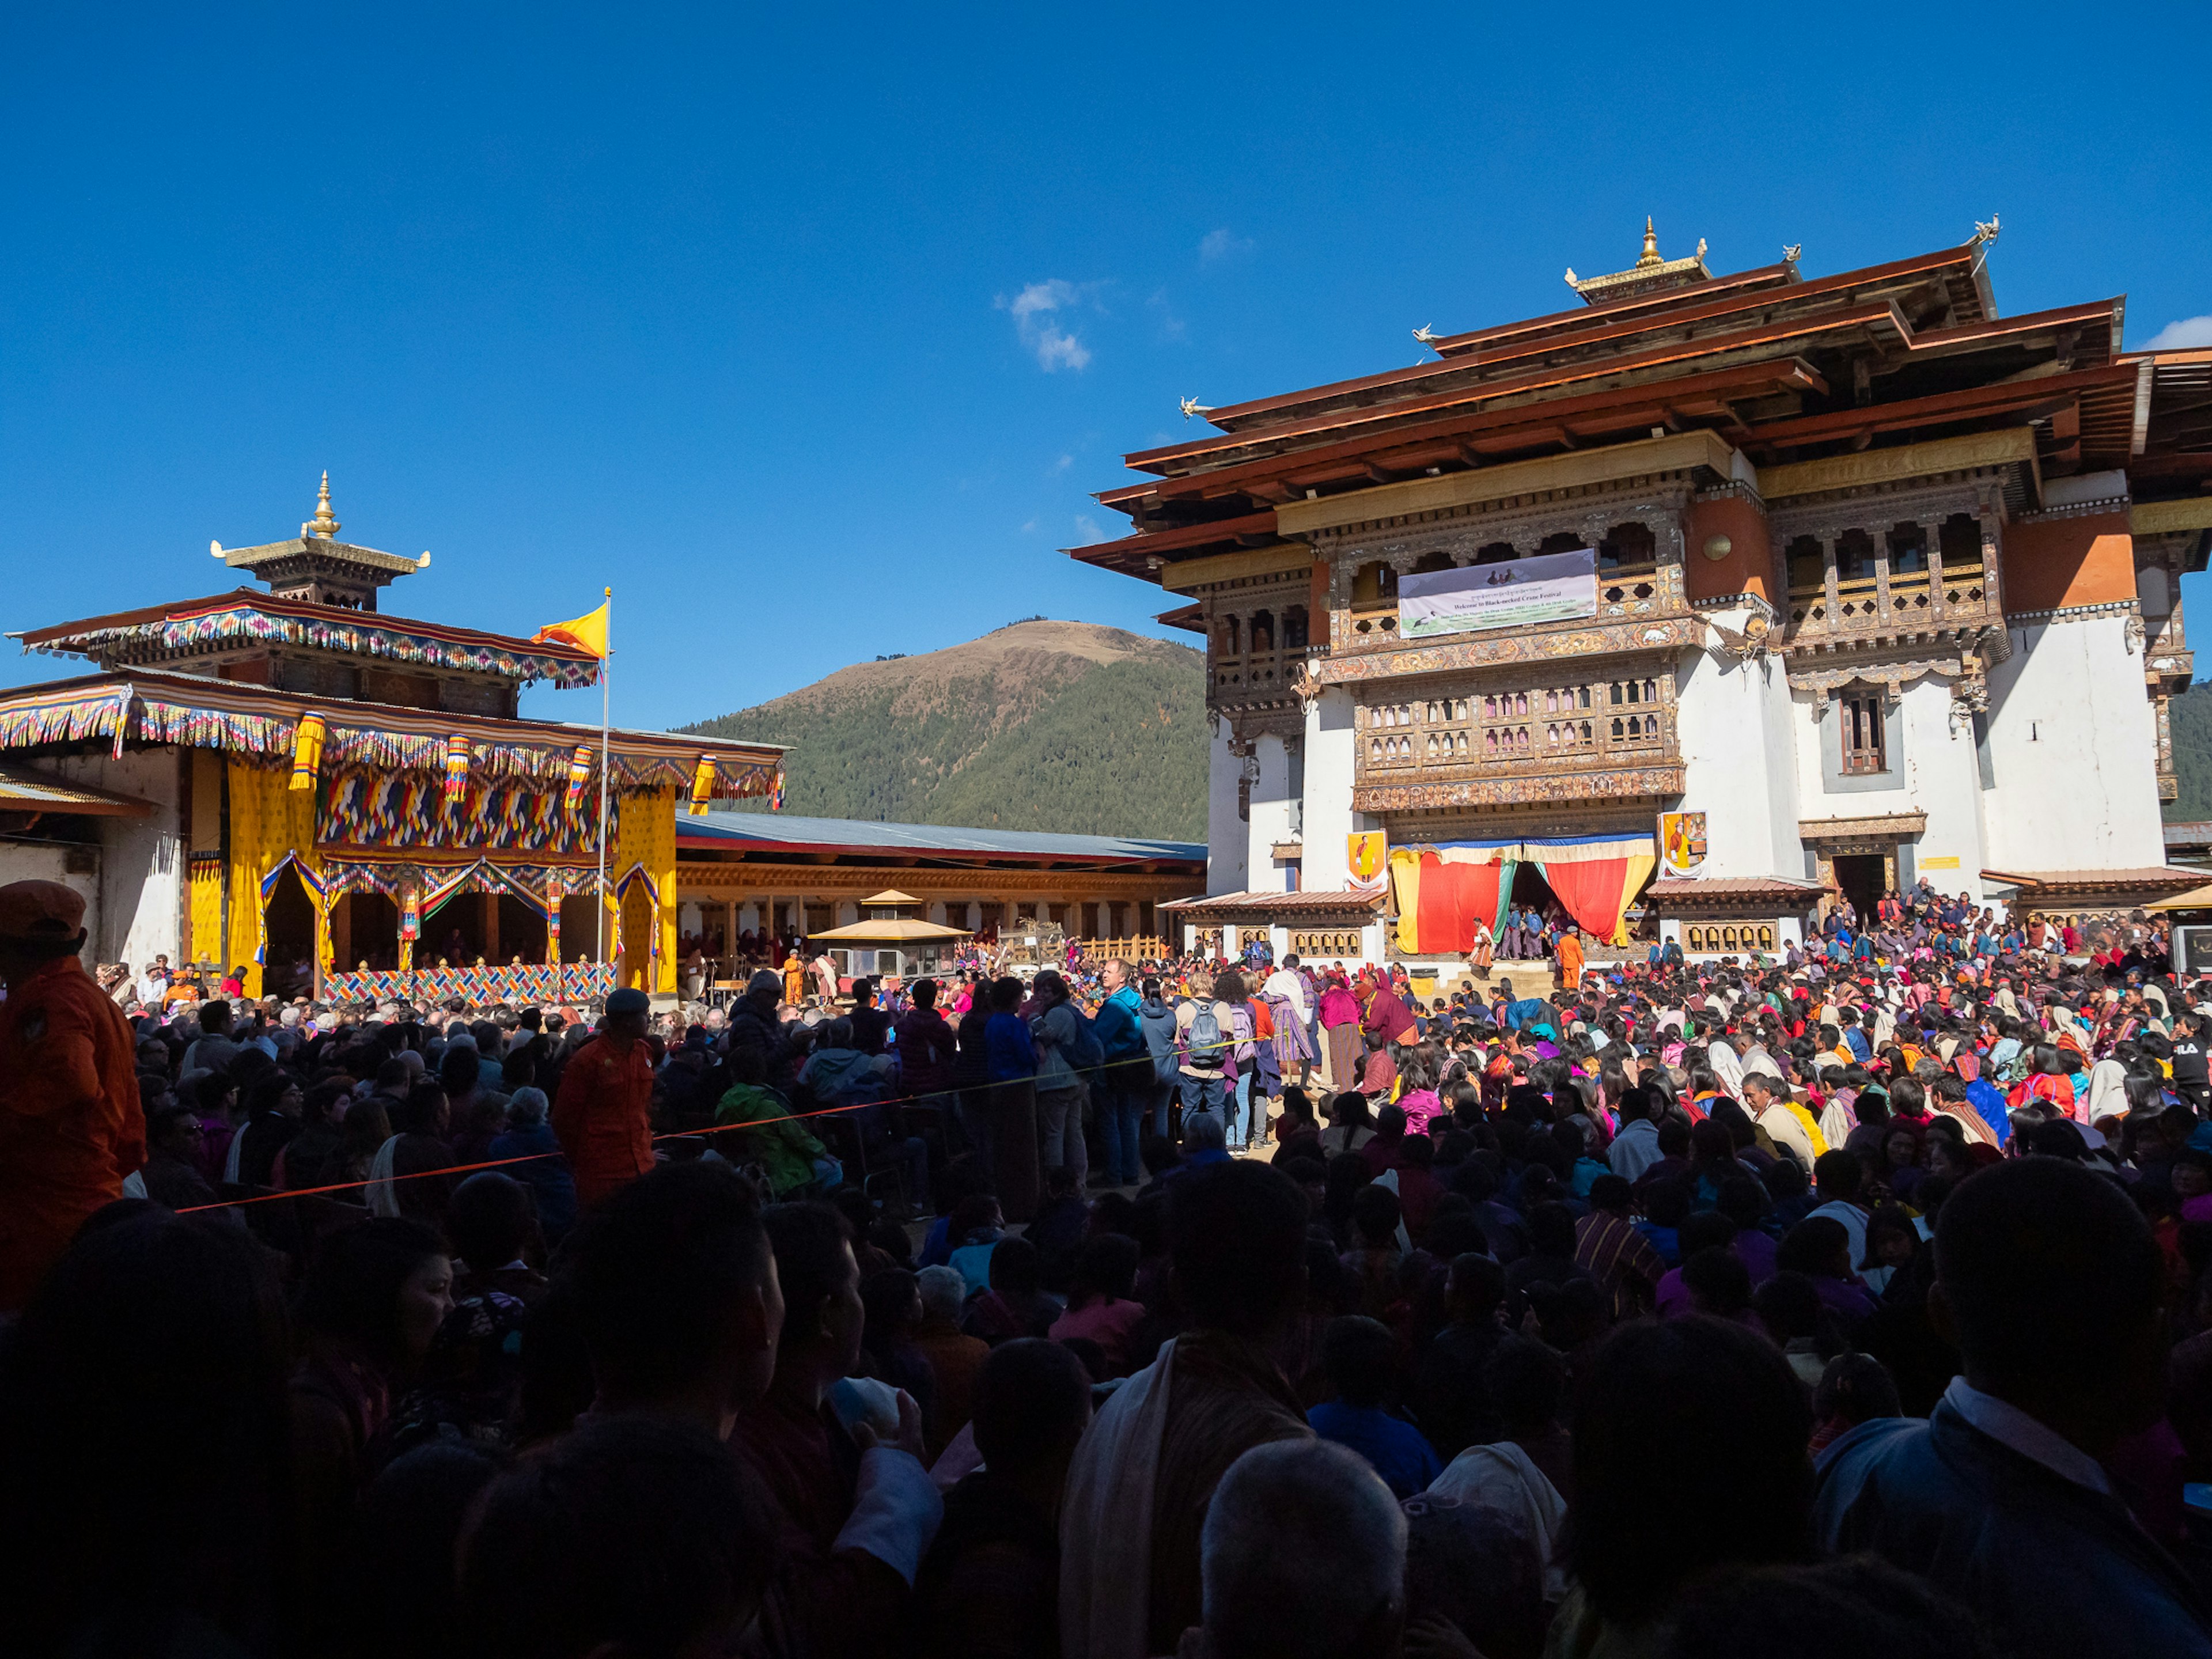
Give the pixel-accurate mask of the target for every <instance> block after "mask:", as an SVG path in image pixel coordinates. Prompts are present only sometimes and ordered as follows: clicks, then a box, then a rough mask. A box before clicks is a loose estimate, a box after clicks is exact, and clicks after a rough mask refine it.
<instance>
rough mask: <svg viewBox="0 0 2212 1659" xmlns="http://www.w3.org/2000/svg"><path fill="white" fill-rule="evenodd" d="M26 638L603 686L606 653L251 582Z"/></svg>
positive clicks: (32, 632)
mask: <svg viewBox="0 0 2212 1659" xmlns="http://www.w3.org/2000/svg"><path fill="white" fill-rule="evenodd" d="M16 637H17V638H18V639H20V640H21V641H22V645H23V648H24V649H25V650H26V651H41V652H46V653H50V654H52V655H57V656H76V657H91V658H95V659H98V658H109V659H124V660H131V661H154V660H158V659H161V658H162V657H166V656H177V655H181V654H185V653H192V652H197V651H204V650H206V649H207V648H208V647H210V646H214V645H220V644H222V643H225V642H228V641H246V642H250V641H261V642H266V643H272V644H287V645H295V646H305V647H309V648H311V649H313V650H319V651H331V652H338V653H345V654H348V655H352V656H366V657H380V658H384V659H387V660H389V661H392V662H396V663H404V664H410V665H422V666H424V667H430V668H449V669H465V670H468V671H473V672H477V673H489V674H497V675H500V676H501V677H502V678H507V679H513V680H518V681H520V682H523V683H525V684H527V683H528V682H530V681H532V680H550V681H551V682H552V683H553V684H556V685H559V686H564V687H566V686H580V685H596V684H599V659H598V658H596V657H594V656H593V655H592V653H590V652H588V651H585V650H582V649H580V648H579V647H575V646H572V645H564V644H561V643H558V642H556V641H533V640H526V639H521V638H519V637H517V636H516V635H512V634H491V633H487V632H485V631H483V629H475V628H455V627H453V626H452V625H450V624H448V623H430V622H417V621H415V620H413V619H412V618H410V617H394V616H389V615H387V614H386V613H384V612H382V611H350V610H347V609H345V608H344V607H343V606H340V605H319V604H316V603H315V602H314V601H313V600H311V599H279V598H277V597H276V595H274V594H271V593H264V592H260V591H259V590H258V589H255V588H251V587H239V588H234V589H233V590H231V592H228V593H217V594H215V595H212V596H210V597H209V598H206V599H171V600H168V601H166V602H165V603H163V604H161V605H142V606H140V607H139V608H138V609H137V610H135V611H112V612H110V613H109V614H107V615H106V616H103V617H84V618H82V619H81V620H79V621H76V622H64V623H52V624H50V625H49V626H47V627H45V628H33V629H27V630H25V631H24V632H23V633H21V634H19V635H17V636H16Z"/></svg>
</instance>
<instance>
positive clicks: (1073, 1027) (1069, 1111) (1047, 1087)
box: [1030, 969, 1106, 1190]
mask: <svg viewBox="0 0 2212 1659" xmlns="http://www.w3.org/2000/svg"><path fill="white" fill-rule="evenodd" d="M1030 988H1031V989H1032V990H1033V991H1034V992H1035V993H1036V1002H1037V1012H1036V1016H1035V1017H1034V1018H1031V1019H1030V1036H1033V1037H1034V1038H1036V1046H1037V1078H1036V1103H1037V1128H1038V1131H1039V1136H1040V1139H1042V1142H1043V1146H1042V1150H1041V1151H1040V1152H1039V1153H1038V1162H1039V1164H1040V1166H1041V1167H1042V1168H1044V1169H1047V1170H1052V1169H1065V1170H1068V1171H1069V1172H1070V1173H1071V1174H1073V1176H1075V1183H1076V1188H1077V1189H1078V1190H1081V1188H1082V1186H1083V1182H1084V1177H1085V1174H1086V1172H1087V1171H1088V1170H1089V1167H1090V1158H1089V1157H1088V1155H1087V1154H1086V1153H1085V1150H1084V1146H1083V1099H1084V1094H1085V1085H1087V1083H1088V1082H1089V1080H1090V1079H1091V1078H1092V1077H1093V1076H1095V1075H1097V1071H1098V1068H1099V1067H1100V1066H1102V1065H1103V1063H1104V1060H1105V1058H1106V1051H1105V1049H1104V1048H1103V1047H1101V1046H1100V1044H1099V1042H1098V1036H1097V1033H1096V1032H1095V1031H1093V1030H1091V1022H1090V1020H1088V1019H1086V1018H1085V1017H1084V1014H1083V1012H1082V1010H1080V1009H1079V1008H1078V1007H1077V1006H1075V1004H1074V1003H1073V1001H1071V1000H1069V998H1068V994H1067V981H1066V980H1065V979H1063V978H1061V977H1060V975H1058V974H1056V973H1054V972H1053V971H1052V969H1046V970H1045V971H1044V972H1042V973H1041V974H1039V975H1037V976H1036V983H1035V984H1034V985H1033V986H1032V987H1030Z"/></svg>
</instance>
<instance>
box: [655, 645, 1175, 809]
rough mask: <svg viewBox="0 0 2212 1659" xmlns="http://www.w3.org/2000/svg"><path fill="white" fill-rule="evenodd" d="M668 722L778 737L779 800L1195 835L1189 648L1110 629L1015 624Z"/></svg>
mask: <svg viewBox="0 0 2212 1659" xmlns="http://www.w3.org/2000/svg"><path fill="white" fill-rule="evenodd" d="M684 729H685V730H687V731H691V732H699V733H702V734H703V735H707V736H711V737H724V738H751V739H754V740H757V741H762V742H769V743H782V744H790V745H791V746H792V748H793V755H792V757H791V759H790V761H789V762H788V763H787V765H786V768H785V789H784V797H785V798H784V810H785V811H789V812H794V813H803V814H808V815H812V816H817V817H850V818H873V819H878V820H881V821H888V822H894V823H945V824H961V825H973V826H977V827H981V828H996V829H1048V830H1060V831H1063V832H1066V833H1070V834H1077V835H1119V836H1161V837H1165V838H1168V839H1172V840H1181V841H1203V840H1205V838H1206V691H1205V659H1204V657H1203V656H1202V655H1201V653H1199V652H1197V651H1194V650H1193V649H1191V648H1190V647H1188V646H1182V645H1175V644H1170V643H1169V642H1167V641H1160V640H1150V639H1146V638H1144V637H1143V636H1141V635H1135V634H1127V633H1123V632H1121V630H1119V629H1109V628H1098V627H1094V626H1092V625H1091V624H1088V623H1056V622H1045V621H1033V622H1026V623H1013V624H1012V625H1011V626H1009V627H1006V628H1002V629H998V630H997V631H995V632H994V633H991V634H987V635H984V636H983V637H982V638H981V639H980V640H973V641H969V643H967V644H966V645H960V646H954V647H950V648H948V649H946V650H943V651H933V652H929V653H925V654H921V655H917V656H911V657H898V658H892V659H887V660H884V661H878V662H870V663H856V664H854V665H852V666H851V667H849V668H843V669H840V670H839V671H837V672H836V673H835V674H831V675H829V676H828V677H827V678H823V679H821V680H817V681H816V682H815V683H814V684H812V685H809V686H805V687H802V688H801V689H800V690H797V691H793V692H790V693H788V694H787V695H786V696H781V697H778V698H776V699H775V701H774V702H766V703H763V704H761V705H760V706H759V707H757V708H746V709H741V710H739V711H738V712H737V713H736V714H725V715H722V716H721V717H720V718H719V719H715V720H704V721H702V722H700V723H699V724H697V725H696V726H688V727H685V728H684Z"/></svg>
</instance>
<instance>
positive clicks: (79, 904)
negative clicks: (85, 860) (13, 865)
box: [0, 881, 84, 945]
mask: <svg viewBox="0 0 2212 1659" xmlns="http://www.w3.org/2000/svg"><path fill="white" fill-rule="evenodd" d="M83 927H84V895H83V894H82V893H80V892H78V891H77V890H76V888H74V887H70V886H65V885H64V884H62V883H60V882H58V881H11V882H9V884H7V885H6V886H4V887H0V939H15V940H20V941H21V942H23V943H25V944H29V945H66V944H67V943H68V942H69V941H70V939H74V938H76V935H77V934H78V933H81V932H82V930H83Z"/></svg>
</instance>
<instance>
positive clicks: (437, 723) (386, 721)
mask: <svg viewBox="0 0 2212 1659" xmlns="http://www.w3.org/2000/svg"><path fill="white" fill-rule="evenodd" d="M126 685H127V686H129V687H131V689H132V690H134V691H135V692H137V694H139V695H140V696H147V695H149V694H150V695H153V696H158V697H160V698H161V699H163V700H168V699H174V700H175V701H177V702H186V703H191V704H193V705H196V706H203V707H206V708H216V709H230V710H234V711H236V712H239V713H242V714H276V715H292V716H296V715H299V714H320V715H322V716H323V718H324V720H325V721H326V722H327V723H328V724H330V725H331V726H343V727H345V728H348V729H349V730H362V729H365V728H366V729H374V730H378V731H389V732H404V733H406V734H408V735H410V736H415V737H443V736H447V735H449V734H451V733H453V732H466V733H468V734H470V735H471V736H481V737H482V738H484V740H485V741H486V742H488V743H498V742H501V741H507V742H538V743H556V744H567V745H568V746H571V747H574V746H575V745H577V744H584V745H586V746H588V747H590V748H591V749H592V751H593V752H594V753H596V752H597V751H598V749H599V744H598V742H597V736H598V733H599V729H600V728H599V726H585V725H580V724H576V723H572V722H569V721H565V720H525V719H519V718H514V719H510V718H508V717H506V716H503V715H497V714H463V713H460V712H459V711H457V710H447V709H428V708H405V707H403V706H402V705H400V704H398V703H384V702H368V701H367V700H366V699H362V698H355V697H325V696H316V695H314V694H313V693H311V692H304V691H287V690H280V689H278V688H277V687H275V686H266V685H251V684H246V683H245V682H243V681H240V680H223V679H215V678H210V677H209V676H207V675H204V674H172V673H167V672H165V671H159V670H152V669H133V670H131V671H130V672H129V673H128V674H120V673H100V674H82V675H78V676H77V677H76V678H71V679H65V680H43V681H37V682H34V683H33V684H29V685H18V686H11V687H9V689H8V690H4V691H0V709H4V708H6V707H7V706H8V705H9V704H11V703H15V702H31V701H36V700H39V699H42V698H46V697H51V696H55V695H57V694H61V693H72V692H89V691H94V690H115V691H118V692H119V691H120V690H122V689H123V688H124V687H125V686H126ZM609 738H610V744H609V746H610V747H611V749H612V750H613V751H614V752H615V753H616V754H617V755H625V756H629V757H634V758H641V759H653V760H683V759H689V760H696V759H697V758H698V757H700V756H701V755H702V754H711V755H714V756H715V757H717V758H723V757H726V758H728V759H730V760H732V761H740V760H742V761H745V762H748V763H752V764H756V765H766V764H769V763H773V762H774V761H775V760H776V758H777V757H780V756H782V755H785V754H787V753H789V752H790V745H789V744H779V743H756V742H739V741H738V740H737V739H735V738H709V737H704V736H702V735H699V734H697V733H694V732H639V731H632V730H628V729H625V728H623V727H622V726H615V727H612V728H611V729H610V731H609Z"/></svg>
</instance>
